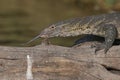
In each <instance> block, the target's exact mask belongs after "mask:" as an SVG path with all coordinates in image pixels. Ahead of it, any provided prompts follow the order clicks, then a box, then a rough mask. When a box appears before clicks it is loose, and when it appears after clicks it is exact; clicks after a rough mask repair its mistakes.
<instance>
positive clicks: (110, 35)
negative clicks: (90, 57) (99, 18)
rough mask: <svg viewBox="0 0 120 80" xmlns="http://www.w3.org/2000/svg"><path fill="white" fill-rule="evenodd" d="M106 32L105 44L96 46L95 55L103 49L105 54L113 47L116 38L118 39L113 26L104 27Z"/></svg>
mask: <svg viewBox="0 0 120 80" xmlns="http://www.w3.org/2000/svg"><path fill="white" fill-rule="evenodd" d="M102 28H103V30H105V42H104V44H101V45H98V46H96V49H95V53H96V52H97V51H99V50H101V49H104V53H105V54H106V53H107V51H108V50H109V49H110V48H111V47H112V45H113V42H114V40H115V38H116V37H117V34H118V33H117V29H116V27H115V26H114V25H113V24H107V25H104V27H102Z"/></svg>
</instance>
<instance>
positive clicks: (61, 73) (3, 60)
mask: <svg viewBox="0 0 120 80" xmlns="http://www.w3.org/2000/svg"><path fill="white" fill-rule="evenodd" d="M91 44H92V43H85V44H82V45H81V46H80V47H76V48H74V47H63V46H57V45H38V46H34V47H6V46H0V80H26V72H27V55H30V56H31V57H32V60H33V66H32V74H33V79H34V80H120V46H113V47H112V48H110V50H109V51H108V52H107V54H104V53H103V50H101V51H99V52H97V55H95V53H94V48H90V45H91Z"/></svg>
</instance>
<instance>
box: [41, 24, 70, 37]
mask: <svg viewBox="0 0 120 80" xmlns="http://www.w3.org/2000/svg"><path fill="white" fill-rule="evenodd" d="M68 24H69V23H64V24H53V25H50V26H49V27H47V28H45V29H44V30H43V31H42V32H41V33H40V37H42V38H51V37H58V36H61V37H64V33H65V29H66V28H65V26H67V25H68Z"/></svg>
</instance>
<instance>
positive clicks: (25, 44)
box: [22, 35, 41, 45]
mask: <svg viewBox="0 0 120 80" xmlns="http://www.w3.org/2000/svg"><path fill="white" fill-rule="evenodd" d="M40 37H41V36H40V35H38V36H36V37H35V38H33V39H31V40H30V41H28V42H26V43H24V44H22V45H27V44H29V43H31V42H33V41H34V40H36V39H38V38H40Z"/></svg>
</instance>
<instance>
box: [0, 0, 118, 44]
mask: <svg viewBox="0 0 120 80" xmlns="http://www.w3.org/2000/svg"><path fill="white" fill-rule="evenodd" d="M115 11H120V0H0V45H5V46H20V44H23V43H26V42H27V41H29V40H30V39H32V38H34V37H35V36H36V35H38V34H39V33H40V31H41V30H42V29H44V28H45V27H47V26H48V25H50V24H52V23H56V22H58V21H61V20H65V19H70V18H75V17H83V16H89V15H97V14H102V13H110V12H115ZM79 37H80V36H79ZM79 37H68V38H52V39H51V40H50V41H51V42H52V44H56V45H63V46H71V45H72V44H73V43H74V41H75V40H76V39H78V38H79ZM40 42H41V39H38V40H36V41H34V42H32V43H30V44H29V45H27V46H34V45H38V44H40Z"/></svg>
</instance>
